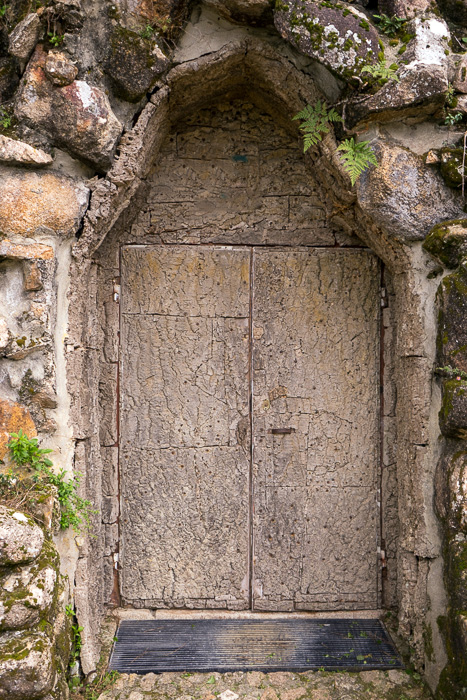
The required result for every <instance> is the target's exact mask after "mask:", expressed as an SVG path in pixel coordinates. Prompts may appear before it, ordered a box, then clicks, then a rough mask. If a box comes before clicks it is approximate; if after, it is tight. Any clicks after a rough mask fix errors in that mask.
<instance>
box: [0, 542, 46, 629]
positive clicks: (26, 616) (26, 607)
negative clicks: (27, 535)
mask: <svg viewBox="0 0 467 700" xmlns="http://www.w3.org/2000/svg"><path fill="white" fill-rule="evenodd" d="M59 566H60V564H59V559H58V555H57V552H56V550H55V547H54V546H53V545H52V544H51V543H47V544H46V545H44V547H43V549H42V552H41V554H40V555H39V557H38V559H37V560H36V561H35V562H34V563H33V564H30V565H29V566H26V567H22V568H19V567H17V568H15V569H13V570H9V571H7V572H6V573H5V574H3V575H2V576H1V577H0V630H2V631H3V630H14V629H23V628H25V627H29V628H30V627H32V626H33V625H35V624H36V623H37V622H39V618H40V615H41V614H43V613H47V611H48V610H49V609H50V607H51V606H52V604H53V602H54V597H55V594H56V591H57V584H58V572H59Z"/></svg>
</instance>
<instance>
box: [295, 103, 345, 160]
mask: <svg viewBox="0 0 467 700" xmlns="http://www.w3.org/2000/svg"><path fill="white" fill-rule="evenodd" d="M293 119H300V120H301V121H302V122H303V123H302V124H300V129H301V130H302V131H303V152H304V153H306V151H307V150H308V149H309V148H310V147H311V146H315V145H316V144H317V143H318V142H319V141H321V140H322V138H323V134H328V133H329V123H330V122H341V121H342V117H341V116H340V114H338V113H337V112H336V110H335V109H334V108H331V109H328V106H327V105H326V103H325V102H321V100H318V102H317V103H316V104H315V105H307V106H306V107H305V109H302V111H301V112H299V113H298V114H296V115H295V116H294V117H293Z"/></svg>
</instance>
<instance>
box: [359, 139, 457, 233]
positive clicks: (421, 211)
mask: <svg viewBox="0 0 467 700" xmlns="http://www.w3.org/2000/svg"><path fill="white" fill-rule="evenodd" d="M371 145H372V148H373V150H374V152H375V154H376V157H377V159H378V167H377V168H373V167H372V168H368V169H367V170H366V171H365V172H364V173H363V174H362V175H361V177H360V178H359V179H358V181H357V192H358V199H359V204H360V206H361V207H362V209H363V210H364V211H365V213H366V214H368V215H369V216H371V217H372V218H373V220H374V221H377V222H378V224H379V225H380V226H382V228H383V229H384V230H385V231H386V233H387V234H388V235H389V236H394V237H396V238H402V239H404V238H405V239H406V240H412V241H416V240H422V239H423V238H425V236H426V235H427V233H428V232H429V231H430V230H431V228H432V227H433V224H436V223H439V222H441V221H445V220H446V219H455V218H458V217H460V216H462V214H463V212H462V208H461V203H460V201H459V199H458V198H457V196H456V195H455V194H454V193H452V192H450V191H449V190H447V189H446V187H445V185H444V182H443V180H442V178H441V177H440V176H439V175H438V173H435V172H433V171H432V170H429V169H428V168H426V166H425V164H424V162H423V158H422V157H420V156H417V155H415V153H411V152H410V151H409V150H407V149H403V148H399V147H397V146H394V145H393V144H389V143H387V142H385V141H382V140H380V139H379V140H377V141H373V142H372V144H371Z"/></svg>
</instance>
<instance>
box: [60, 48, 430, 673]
mask: <svg viewBox="0 0 467 700" xmlns="http://www.w3.org/2000/svg"><path fill="white" fill-rule="evenodd" d="M201 86H202V88H201ZM207 96H209V99H208V98H207ZM239 96H242V97H248V98H249V99H251V100H252V101H253V102H254V103H255V104H256V105H258V106H259V107H260V108H262V109H264V111H265V112H266V113H269V114H272V115H273V118H274V119H275V120H277V122H278V123H279V124H281V125H283V126H284V127H285V128H286V129H287V130H290V129H291V127H290V122H289V118H290V117H291V116H292V115H293V114H295V113H296V112H297V111H298V110H299V109H300V108H301V107H302V106H303V102H312V101H313V100H315V99H316V98H317V96H318V92H317V89H316V86H315V84H314V82H313V79H312V77H311V76H305V75H304V74H303V73H301V72H299V71H297V70H296V69H295V68H294V67H293V65H292V64H291V63H290V61H288V60H287V59H285V58H284V57H282V56H281V55H280V54H279V53H278V52H276V51H274V50H272V49H271V48H270V47H268V46H266V45H264V44H262V43H261V42H257V41H246V42H241V43H238V44H234V45H229V46H227V47H226V48H225V49H222V50H221V51H219V52H218V53H214V54H210V55H208V56H206V57H203V58H200V59H197V60H194V61H190V62H188V63H187V64H185V65H181V66H178V67H176V68H175V69H173V71H171V73H170V74H169V76H168V80H167V85H166V86H164V87H162V88H161V89H160V90H159V91H158V92H156V93H155V95H154V96H153V97H152V98H151V102H150V103H149V104H148V106H147V107H146V108H145V110H144V111H143V113H142V114H141V115H140V117H139V120H138V122H137V124H136V126H135V128H134V129H133V130H132V131H131V132H129V133H128V134H127V135H126V136H125V137H124V138H123V140H122V145H121V152H120V156H119V160H118V161H117V163H116V164H115V166H114V168H113V169H112V171H111V172H110V173H109V175H108V177H107V178H106V179H105V180H102V181H100V182H99V183H98V185H97V187H96V188H95V190H94V193H93V197H92V203H91V209H90V212H89V213H88V215H87V219H86V222H85V226H84V230H83V234H82V236H81V238H80V240H79V242H78V243H77V244H76V246H75V248H74V253H73V255H74V280H75V281H74V283H73V290H72V293H71V301H72V304H71V309H70V318H71V321H70V347H73V346H74V347H76V348H77V351H74V352H71V353H70V354H69V368H70V376H71V377H73V376H74V377H76V378H77V379H76V380H73V379H72V380H71V381H70V385H71V388H72V395H73V406H72V408H73V411H74V418H75V421H76V424H77V425H78V426H82V435H83V437H84V438H85V439H83V441H82V442H81V443H80V444H79V450H78V452H77V460H78V463H79V461H80V460H81V461H82V462H88V463H90V464H92V469H88V471H87V479H88V484H89V487H90V488H91V489H92V491H93V493H97V494H98V493H100V494H102V499H103V500H102V502H103V505H104V508H103V513H104V523H105V524H106V525H107V527H106V528H104V530H105V531H106V534H105V536H106V541H104V530H103V533H102V535H101V537H100V538H99V541H98V542H97V543H96V544H95V545H94V546H92V544H91V547H90V549H89V551H88V552H87V556H86V557H83V558H82V559H81V560H80V562H79V567H78V575H77V580H78V595H77V602H78V606H79V609H80V613H81V617H82V619H83V621H85V620H86V618H87V620H88V625H89V627H90V628H92V623H91V618H92V617H95V619H96V620H98V619H99V616H100V615H101V614H102V610H103V606H104V604H105V603H106V602H107V601H108V600H109V597H110V596H111V595H112V591H115V588H114V580H113V579H114V576H115V571H116V563H117V562H118V546H117V544H116V537H117V530H118V525H117V521H118V498H117V493H116V488H115V479H116V478H117V476H116V474H117V472H116V461H115V458H116V448H115V445H116V444H117V441H118V435H117V432H116V425H117V424H116V422H115V418H114V417H115V416H116V414H117V403H116V399H115V397H116V392H115V391H114V390H113V389H112V387H115V386H116V384H117V367H116V360H115V355H114V348H115V341H116V339H115V337H112V336H110V337H108V338H107V339H105V337H104V335H103V334H102V331H101V326H100V323H101V319H100V318H99V310H98V309H97V307H96V289H97V285H98V267H99V265H98V260H97V258H93V255H94V254H95V252H96V251H97V250H98V249H99V247H100V246H101V245H102V242H103V241H104V239H105V238H106V236H107V234H108V233H109V231H111V230H112V233H111V234H110V235H111V236H115V235H119V234H120V233H121V232H124V231H125V230H128V228H129V226H130V225H131V224H132V223H133V222H134V221H135V217H136V216H137V213H138V211H139V210H141V208H142V203H143V202H144V199H145V195H146V191H147V178H148V175H149V172H150V169H151V167H152V164H153V163H154V161H155V159H156V155H157V153H158V150H159V149H160V147H161V146H162V144H163V142H164V140H165V138H166V137H167V134H168V133H169V131H170V128H171V124H173V123H176V122H177V121H178V120H180V119H181V118H182V117H183V116H184V115H185V114H187V113H190V112H193V111H195V110H197V109H200V108H201V107H203V105H205V104H206V102H207V101H210V102H212V101H216V100H219V98H222V99H224V100H228V99H235V98H238V97H239ZM396 150H397V149H396ZM390 155H391V151H390V150H389V156H388V157H390ZM308 162H309V164H310V165H312V167H313V169H314V171H315V172H319V183H320V187H321V192H322V196H323V201H325V203H326V209H327V220H328V222H330V224H331V225H332V226H333V228H334V229H337V230H339V231H340V232H342V231H343V232H344V233H345V234H348V233H349V232H350V233H358V236H359V237H360V239H361V240H362V241H363V242H364V243H365V244H366V245H367V246H368V247H370V248H371V249H372V250H373V251H374V252H375V253H376V254H377V255H378V257H379V258H380V259H381V260H382V261H383V262H384V264H385V265H386V268H387V270H388V273H390V275H391V277H392V288H390V292H391V304H390V306H389V308H390V309H391V310H394V317H395V318H394V320H395V328H396V336H395V339H394V350H395V352H394V355H395V365H394V378H395V383H396V386H397V405H395V407H394V411H392V412H391V414H390V415H387V416H386V417H385V421H386V424H387V425H388V426H389V425H390V426H391V430H392V431H393V432H392V433H391V436H394V435H395V434H396V431H397V447H398V449H397V455H389V456H388V457H387V458H388V461H389V462H390V464H396V465H397V472H396V473H397V492H398V493H397V496H398V513H399V516H398V523H397V524H396V523H394V526H396V527H398V528H399V553H398V558H397V578H398V591H399V592H398V607H399V622H400V629H401V631H402V632H403V633H404V634H405V635H406V636H407V638H408V639H410V640H411V642H412V643H413V644H414V646H415V648H416V653H417V654H418V658H419V659H421V656H422V655H423V652H422V649H423V641H422V639H423V625H424V624H427V620H428V624H431V623H432V622H433V621H434V620H435V618H436V616H437V614H439V611H440V610H441V608H442V601H441V600H440V599H436V598H435V596H433V595H431V591H433V590H442V582H441V560H440V550H439V537H438V533H437V523H436V518H435V515H434V510H433V504H432V496H433V477H434V474H433V472H434V465H435V463H436V454H437V447H436V442H435V440H436V436H437V428H436V425H435V420H434V419H435V417H436V412H437V408H438V402H437V398H436V395H435V399H434V400H433V399H432V367H433V358H434V332H433V330H432V329H433V328H434V294H435V287H436V285H435V283H430V282H429V281H427V280H426V275H427V267H426V265H427V263H426V260H424V259H423V257H422V255H421V253H420V250H419V248H417V247H415V246H414V245H412V244H411V243H410V242H409V243H408V244H407V243H405V242H404V241H403V236H402V235H397V236H394V235H391V233H394V232H391V233H388V231H387V230H386V231H383V230H381V229H380V228H378V226H377V224H376V222H375V221H374V220H372V219H371V217H370V216H369V215H368V214H367V213H366V212H365V210H364V208H362V203H363V205H364V204H365V196H366V195H367V193H368V189H367V190H365V191H363V192H360V197H359V202H356V199H355V195H354V194H353V193H352V192H351V191H350V190H349V188H348V183H347V181H346V179H345V176H344V175H343V174H342V172H341V171H340V169H339V165H338V162H337V160H336V158H335V155H334V148H333V138H332V137H331V136H329V137H328V138H327V139H326V140H325V141H324V142H323V144H322V146H321V147H320V149H318V150H317V151H316V152H314V153H313V154H312V155H311V154H310V158H309V161H308ZM383 204H384V202H383ZM365 208H366V209H367V211H368V210H370V209H371V207H365ZM388 208H389V209H390V206H389V205H388ZM396 233H398V232H396ZM107 240H110V237H109V236H107ZM102 250H103V249H102ZM114 277H115V275H110V276H109V277H108V278H107V286H106V287H105V289H106V297H105V300H104V306H103V308H104V310H105V314H106V316H107V318H108V319H110V318H111V317H112V316H115V314H116V313H117V312H116V310H115V307H114V306H112V294H118V293H119V289H118V285H119V281H118V280H115V289H113V288H112V282H113V279H114ZM83 310H84V312H83ZM387 313H389V312H387ZM388 325H389V324H388ZM104 340H105V343H106V344H105V343H104ZM78 378H79V379H78ZM97 386H100V388H101V395H100V408H99V405H98V404H99V397H98V394H97V391H96V388H97ZM391 402H392V403H394V396H392V397H391V396H388V397H387V405H390V404H391ZM81 406H86V407H87V410H86V412H85V413H84V412H82V411H81ZM106 406H107V407H109V406H110V413H109V412H108V410H107V408H106ZM88 407H90V410H88ZM108 415H110V416H111V418H110V420H109V419H108ZM83 418H85V420H86V421H88V420H89V421H91V420H92V421H93V422H95V423H96V424H100V426H101V429H100V436H98V435H96V434H91V435H89V429H87V428H86V426H85V425H84V424H83ZM78 432H79V431H78ZM88 436H89V437H88ZM391 441H392V442H394V437H391ZM391 441H388V443H387V445H386V448H387V449H388V450H390V448H391V444H390V442H391ZM104 563H105V564H106V566H105V574H104V576H105V581H106V583H105V588H104V587H102V586H101V585H99V584H98V580H97V579H98V576H97V577H96V576H95V575H93V576H92V577H91V575H90V573H89V572H90V571H92V570H93V569H94V570H95V572H96V573H97V572H102V571H103V570H104ZM90 578H92V580H93V581H94V583H93V586H94V590H95V591H96V596H95V599H94V600H93V602H92V603H90V599H89V597H88V593H87V591H85V590H84V586H83V587H82V588H81V591H80V585H79V583H80V581H84V580H85V579H86V583H87V582H88V581H89V579H90ZM430 603H431V610H430V613H429V614H428V617H426V618H423V616H422V614H421V613H422V610H426V609H427V607H429V606H430ZM432 627H433V634H434V635H435V637H436V635H437V631H436V628H435V626H433V625H432ZM91 639H92V636H91ZM435 645H436V639H435ZM439 646H440V645H438V647H439ZM89 653H90V655H92V654H93V653H94V652H93V650H92V642H91V643H90V645H89ZM440 661H442V659H438V662H437V664H433V674H434V675H436V668H438V664H439V662H440ZM427 664H428V667H429V666H430V662H429V660H428V661H427Z"/></svg>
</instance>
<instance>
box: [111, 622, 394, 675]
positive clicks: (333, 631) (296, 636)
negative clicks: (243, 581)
mask: <svg viewBox="0 0 467 700" xmlns="http://www.w3.org/2000/svg"><path fill="white" fill-rule="evenodd" d="M109 667H110V668H111V669H115V670H117V671H120V672H121V673H151V672H152V673H158V672H162V671H219V672H222V673H224V672H226V671H265V672H267V671H307V670H313V669H318V668H324V669H326V670H339V669H340V670H353V671H355V670H357V671H358V670H359V671H362V670H365V671H366V670H370V669H389V668H402V667H403V664H402V662H401V659H400V657H399V655H398V653H397V651H396V649H395V647H394V645H393V643H392V642H391V640H390V638H389V636H388V634H387V632H386V630H385V629H384V627H383V625H382V623H381V622H380V621H379V620H351V619H344V620H339V619H329V620H328V619H316V620H309V619H308V620H297V619H293V620H277V619H267V620H124V621H123V622H121V623H120V626H119V628H118V632H117V641H116V642H115V645H114V649H113V651H112V655H111V658H110V664H109Z"/></svg>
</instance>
